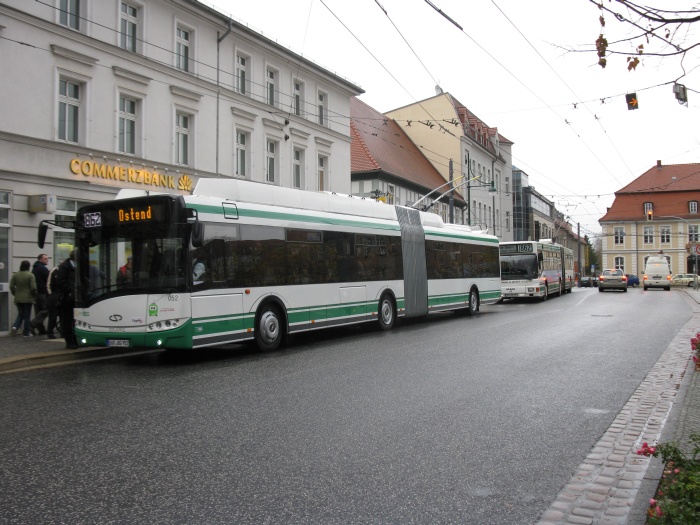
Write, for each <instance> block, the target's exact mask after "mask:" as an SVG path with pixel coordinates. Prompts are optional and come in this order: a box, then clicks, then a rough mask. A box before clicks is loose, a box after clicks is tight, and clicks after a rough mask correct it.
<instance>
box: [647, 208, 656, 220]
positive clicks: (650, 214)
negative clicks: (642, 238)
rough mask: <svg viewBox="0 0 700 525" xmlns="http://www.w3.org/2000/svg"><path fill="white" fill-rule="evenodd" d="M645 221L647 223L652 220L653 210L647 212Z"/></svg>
mask: <svg viewBox="0 0 700 525" xmlns="http://www.w3.org/2000/svg"><path fill="white" fill-rule="evenodd" d="M647 220H648V221H653V220H654V211H653V210H647Z"/></svg>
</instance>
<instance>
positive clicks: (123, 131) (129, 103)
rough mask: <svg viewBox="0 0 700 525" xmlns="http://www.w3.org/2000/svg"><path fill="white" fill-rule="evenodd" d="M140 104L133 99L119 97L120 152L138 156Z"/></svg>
mask: <svg viewBox="0 0 700 525" xmlns="http://www.w3.org/2000/svg"><path fill="white" fill-rule="evenodd" d="M137 107H138V102H137V101H136V100H134V99H132V98H129V97H124V96H120V97H119V152H120V153H128V154H130V155H135V154H136V119H137V115H136V110H137Z"/></svg>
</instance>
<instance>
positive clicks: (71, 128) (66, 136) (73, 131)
mask: <svg viewBox="0 0 700 525" xmlns="http://www.w3.org/2000/svg"><path fill="white" fill-rule="evenodd" d="M80 90H81V86H80V84H78V83H76V82H72V81H70V80H65V79H61V80H60V81H59V83H58V140H65V141H66V142H75V143H77V142H78V139H79V132H80V129H79V117H80Z"/></svg>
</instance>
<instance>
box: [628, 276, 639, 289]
mask: <svg viewBox="0 0 700 525" xmlns="http://www.w3.org/2000/svg"><path fill="white" fill-rule="evenodd" d="M625 276H626V277H627V286H632V287H635V286H639V277H637V276H636V275H633V274H631V273H626V274H625Z"/></svg>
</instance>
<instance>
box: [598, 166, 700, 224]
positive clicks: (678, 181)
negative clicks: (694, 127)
mask: <svg viewBox="0 0 700 525" xmlns="http://www.w3.org/2000/svg"><path fill="white" fill-rule="evenodd" d="M689 201H700V164H670V165H668V166H664V165H661V164H657V165H656V166H654V167H653V168H651V169H650V170H648V171H646V172H645V173H643V174H642V175H640V176H639V177H637V178H636V179H635V180H633V181H632V182H630V183H629V184H628V185H627V186H625V187H624V188H622V189H620V190H618V191H616V192H615V201H614V202H613V205H612V206H611V207H610V208H608V211H607V213H606V214H605V215H604V216H603V217H601V218H600V220H599V222H605V221H624V220H627V221H635V220H639V221H641V220H645V219H646V216H645V214H644V203H645V202H651V203H652V208H653V211H654V217H655V218H658V217H662V216H677V217H683V218H696V219H697V218H698V214H693V215H691V214H690V213H689V212H688V202H689Z"/></svg>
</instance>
